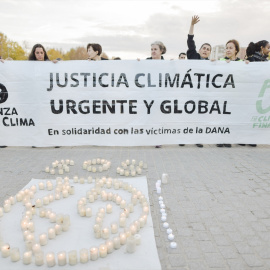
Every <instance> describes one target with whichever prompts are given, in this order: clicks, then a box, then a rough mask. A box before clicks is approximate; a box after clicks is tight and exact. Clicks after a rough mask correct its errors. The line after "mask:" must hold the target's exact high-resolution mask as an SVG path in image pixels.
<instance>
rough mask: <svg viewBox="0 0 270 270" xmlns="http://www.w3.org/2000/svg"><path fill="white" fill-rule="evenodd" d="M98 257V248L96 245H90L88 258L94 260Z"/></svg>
mask: <svg viewBox="0 0 270 270" xmlns="http://www.w3.org/2000/svg"><path fill="white" fill-rule="evenodd" d="M97 259H98V249H97V248H96V247H92V248H91V249H90V260H91V261H96V260H97Z"/></svg>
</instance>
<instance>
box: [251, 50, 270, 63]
mask: <svg viewBox="0 0 270 270" xmlns="http://www.w3.org/2000/svg"><path fill="white" fill-rule="evenodd" d="M267 57H268V55H264V56H262V55H261V54H260V53H259V52H255V53H254V54H253V55H252V56H249V57H248V58H247V60H248V61H250V62H267V61H268V59H267Z"/></svg>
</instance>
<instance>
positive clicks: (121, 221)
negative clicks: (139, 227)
mask: <svg viewBox="0 0 270 270" xmlns="http://www.w3.org/2000/svg"><path fill="white" fill-rule="evenodd" d="M119 226H120V227H122V228H123V227H125V226H126V218H125V217H120V219H119Z"/></svg>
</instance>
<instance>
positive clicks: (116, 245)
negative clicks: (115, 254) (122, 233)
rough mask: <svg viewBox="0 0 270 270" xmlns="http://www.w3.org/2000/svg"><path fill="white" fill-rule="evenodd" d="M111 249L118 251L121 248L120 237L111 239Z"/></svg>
mask: <svg viewBox="0 0 270 270" xmlns="http://www.w3.org/2000/svg"><path fill="white" fill-rule="evenodd" d="M113 247H114V249H119V248H120V247H121V243H120V237H114V238H113Z"/></svg>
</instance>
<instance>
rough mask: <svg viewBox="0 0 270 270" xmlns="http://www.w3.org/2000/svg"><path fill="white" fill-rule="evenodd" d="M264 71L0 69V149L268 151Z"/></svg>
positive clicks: (140, 64)
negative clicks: (227, 146)
mask: <svg viewBox="0 0 270 270" xmlns="http://www.w3.org/2000/svg"><path fill="white" fill-rule="evenodd" d="M269 88H270V63H249V64H245V63H244V62H231V63H226V62H225V61H216V62H210V61H196V60H189V61H179V60H176V61H158V60H155V61H97V62H95V61H91V62H90V61H66V62H58V63H57V64H53V63H52V62H38V61H36V62H34V61H33V62H32V61H29V62H24V61H16V62H15V61H12V62H8V61H6V62H5V63H0V145H7V146H39V147H41V146H54V145H58V146H75V145H107V146H138V145H158V144H179V143H181V144H194V143H209V144H214V143H249V144H251V143H258V144H269V143H270V89H269Z"/></svg>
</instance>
